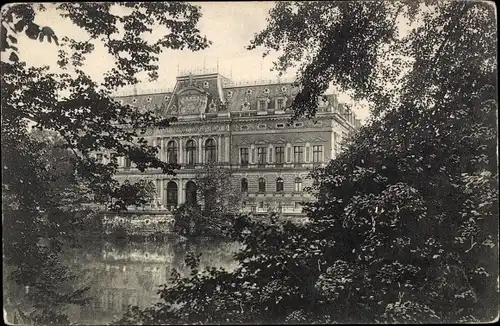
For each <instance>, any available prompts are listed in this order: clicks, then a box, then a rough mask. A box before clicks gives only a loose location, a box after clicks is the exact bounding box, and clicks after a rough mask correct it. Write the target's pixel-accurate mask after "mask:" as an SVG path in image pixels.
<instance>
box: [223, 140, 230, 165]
mask: <svg viewBox="0 0 500 326" xmlns="http://www.w3.org/2000/svg"><path fill="white" fill-rule="evenodd" d="M230 160H231V158H230V157H229V137H227V136H226V137H224V161H225V162H227V163H228V164H229V161H230Z"/></svg>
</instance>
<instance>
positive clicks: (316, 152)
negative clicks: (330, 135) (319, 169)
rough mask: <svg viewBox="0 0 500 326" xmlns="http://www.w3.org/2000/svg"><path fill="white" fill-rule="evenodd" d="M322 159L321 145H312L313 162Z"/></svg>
mask: <svg viewBox="0 0 500 326" xmlns="http://www.w3.org/2000/svg"><path fill="white" fill-rule="evenodd" d="M322 160H323V145H314V146H313V162H314V163H318V162H321V161H322Z"/></svg>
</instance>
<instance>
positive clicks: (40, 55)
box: [19, 1, 368, 120]
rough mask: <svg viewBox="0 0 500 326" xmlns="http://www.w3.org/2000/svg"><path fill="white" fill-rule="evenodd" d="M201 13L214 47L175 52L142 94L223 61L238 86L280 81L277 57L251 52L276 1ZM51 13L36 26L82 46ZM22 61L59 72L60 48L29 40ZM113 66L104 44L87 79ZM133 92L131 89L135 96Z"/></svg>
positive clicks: (214, 5)
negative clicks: (179, 75)
mask: <svg viewBox="0 0 500 326" xmlns="http://www.w3.org/2000/svg"><path fill="white" fill-rule="evenodd" d="M193 3H194V4H196V5H199V6H200V7H201V12H202V15H203V16H202V18H201V19H200V22H199V29H200V31H201V34H202V35H206V36H207V38H208V39H209V40H210V41H212V45H211V46H210V47H209V48H207V49H205V50H203V51H198V52H191V51H190V50H183V51H173V50H167V51H164V52H163V53H162V54H161V55H160V60H159V62H158V65H159V67H160V70H159V79H158V81H156V82H154V83H151V82H147V81H146V80H145V81H144V83H142V84H141V85H138V86H137V90H138V92H140V93H142V92H148V91H154V90H158V89H167V88H171V87H173V86H174V85H175V78H176V76H177V70H178V67H179V68H180V69H181V70H183V69H196V68H203V67H204V66H205V67H206V68H215V67H216V66H217V61H218V63H219V71H220V72H223V74H224V75H226V77H230V76H229V74H231V75H232V79H233V80H235V81H241V80H258V79H276V77H277V74H276V73H275V72H272V71H270V69H271V67H272V62H273V60H275V59H276V58H277V54H276V53H271V54H270V55H269V56H267V57H266V58H265V59H263V58H262V52H263V49H261V48H258V49H255V50H252V51H249V50H246V49H245V46H247V45H248V44H249V42H250V40H251V39H252V38H253V36H254V34H255V33H257V32H259V31H261V30H262V29H264V28H265V26H266V17H267V16H268V12H269V9H271V8H272V7H273V2H271V1H261V2H193ZM45 5H46V7H47V11H45V12H41V13H40V14H39V15H38V16H37V17H36V22H37V23H38V24H40V25H42V26H46V25H47V26H51V27H52V28H53V29H54V31H55V33H56V35H58V36H59V38H60V39H61V38H62V37H63V36H68V37H71V38H75V39H77V40H87V39H88V35H87V34H86V32H83V31H81V30H80V29H79V28H78V27H76V26H74V25H73V24H72V23H71V22H70V21H69V20H68V19H65V18H61V17H60V16H59V15H58V13H57V12H55V11H54V10H51V6H52V5H51V4H45ZM19 43H20V44H19V49H26V50H25V51H23V52H21V53H20V55H21V60H25V61H26V62H27V63H28V64H30V65H37V66H38V65H49V66H50V67H52V69H54V71H57V68H56V67H57V65H56V61H57V48H56V46H55V45H52V46H47V45H45V44H44V46H41V45H40V44H39V43H38V42H37V41H32V40H29V39H27V38H23V39H22V40H20V42H19ZM111 64H112V59H111V57H110V56H109V55H107V53H106V50H105V49H104V47H103V46H102V45H100V44H96V49H95V51H94V52H93V53H92V55H90V56H89V57H88V59H87V66H86V69H85V70H86V71H87V73H88V74H89V75H90V76H91V77H92V78H94V79H95V80H97V81H99V80H102V74H103V72H104V71H107V70H108V69H109V67H110V66H111ZM294 74H295V71H294V70H290V71H289V72H288V73H287V76H286V77H288V78H290V79H291V78H293V76H294ZM131 91H132V90H131V89H130V92H131ZM339 96H340V99H341V101H344V102H350V101H349V97H348V96H346V95H345V94H339ZM355 112H356V114H357V115H358V117H359V118H361V119H362V120H365V119H366V118H367V116H368V112H367V110H366V109H355Z"/></svg>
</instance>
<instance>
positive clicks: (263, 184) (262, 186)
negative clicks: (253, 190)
mask: <svg viewBox="0 0 500 326" xmlns="http://www.w3.org/2000/svg"><path fill="white" fill-rule="evenodd" d="M259 192H266V180H264V178H259Z"/></svg>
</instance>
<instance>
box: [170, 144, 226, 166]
mask: <svg viewBox="0 0 500 326" xmlns="http://www.w3.org/2000/svg"><path fill="white" fill-rule="evenodd" d="M177 152H178V150H177V143H176V142H175V141H173V140H171V141H169V142H168V143H167V162H168V163H177ZM216 161H217V145H216V143H215V140H214V139H212V138H209V139H207V140H206V141H205V162H207V163H209V162H216ZM195 162H196V144H195V142H194V140H192V139H190V140H188V141H187V142H186V162H185V163H186V164H187V165H192V164H194V163H195Z"/></svg>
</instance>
